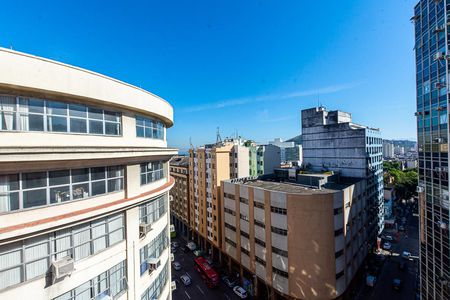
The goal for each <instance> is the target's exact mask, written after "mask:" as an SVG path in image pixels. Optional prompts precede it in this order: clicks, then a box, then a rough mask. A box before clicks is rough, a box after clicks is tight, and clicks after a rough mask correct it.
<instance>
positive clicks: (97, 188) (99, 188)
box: [92, 180, 106, 196]
mask: <svg viewBox="0 0 450 300" xmlns="http://www.w3.org/2000/svg"><path fill="white" fill-rule="evenodd" d="M104 193H106V184H105V181H104V180H102V181H97V182H93V183H92V196H95V195H100V194H104Z"/></svg>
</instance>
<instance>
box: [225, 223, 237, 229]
mask: <svg viewBox="0 0 450 300" xmlns="http://www.w3.org/2000/svg"><path fill="white" fill-rule="evenodd" d="M225 228H228V229H230V230H232V231H236V227H234V226H233V225H230V224H228V223H225Z"/></svg>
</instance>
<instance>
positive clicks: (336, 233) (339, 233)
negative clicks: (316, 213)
mask: <svg viewBox="0 0 450 300" xmlns="http://www.w3.org/2000/svg"><path fill="white" fill-rule="evenodd" d="M342 234H344V229H343V228H341V229H338V230H335V231H334V236H340V235H342Z"/></svg>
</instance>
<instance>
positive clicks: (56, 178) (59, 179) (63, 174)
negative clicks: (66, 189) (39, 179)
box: [48, 170, 70, 185]
mask: <svg viewBox="0 0 450 300" xmlns="http://www.w3.org/2000/svg"><path fill="white" fill-rule="evenodd" d="M48 176H49V182H50V185H61V184H69V183H70V172H69V170H62V171H50V172H48Z"/></svg>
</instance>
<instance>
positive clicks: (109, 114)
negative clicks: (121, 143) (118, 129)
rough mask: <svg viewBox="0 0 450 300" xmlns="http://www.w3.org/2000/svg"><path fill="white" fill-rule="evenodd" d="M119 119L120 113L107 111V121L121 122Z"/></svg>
mask: <svg viewBox="0 0 450 300" xmlns="http://www.w3.org/2000/svg"><path fill="white" fill-rule="evenodd" d="M119 119H120V118H119V114H118V113H115V112H111V111H106V110H105V120H106V121H114V122H119Z"/></svg>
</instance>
